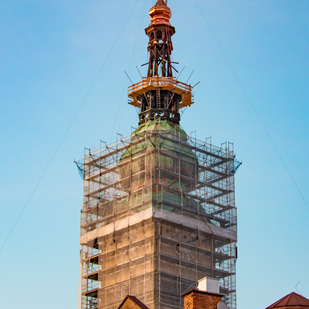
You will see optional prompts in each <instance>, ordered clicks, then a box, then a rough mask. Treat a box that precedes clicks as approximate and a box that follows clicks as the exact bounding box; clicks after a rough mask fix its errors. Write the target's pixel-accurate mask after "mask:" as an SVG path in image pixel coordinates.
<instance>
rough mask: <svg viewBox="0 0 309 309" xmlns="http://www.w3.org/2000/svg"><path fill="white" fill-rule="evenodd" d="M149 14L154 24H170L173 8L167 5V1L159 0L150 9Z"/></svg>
mask: <svg viewBox="0 0 309 309" xmlns="http://www.w3.org/2000/svg"><path fill="white" fill-rule="evenodd" d="M149 16H150V21H151V23H152V24H166V25H170V18H171V17H172V13H171V9H170V8H169V7H168V6H167V5H166V1H164V0H158V1H157V3H156V4H155V6H153V7H152V8H151V9H150V10H149Z"/></svg>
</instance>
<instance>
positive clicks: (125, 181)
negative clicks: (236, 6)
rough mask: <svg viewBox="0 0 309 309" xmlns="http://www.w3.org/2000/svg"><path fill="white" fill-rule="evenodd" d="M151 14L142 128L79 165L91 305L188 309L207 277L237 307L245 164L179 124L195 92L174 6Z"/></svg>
mask: <svg viewBox="0 0 309 309" xmlns="http://www.w3.org/2000/svg"><path fill="white" fill-rule="evenodd" d="M149 14H150V16H151V24H150V26H148V27H147V28H146V33H147V35H148V36H149V46H148V49H150V50H151V52H150V61H149V68H148V76H147V77H146V78H144V79H143V81H142V82H140V83H138V84H135V85H132V86H130V87H129V90H128V95H129V98H130V104H132V105H134V106H137V107H139V108H140V114H139V120H140V122H139V127H138V129H137V130H135V132H133V133H132V134H131V135H130V136H129V137H127V138H121V139H119V140H117V141H116V142H115V143H113V144H111V145H105V146H103V147H101V148H99V149H98V150H93V149H92V150H88V151H87V153H86V154H85V156H84V159H83V160H82V161H81V162H77V165H78V167H79V171H80V173H81V174H82V175H83V178H84V200H83V207H82V211H81V239H80V242H81V263H82V280H81V281H82V282H81V291H82V295H81V303H82V308H83V309H96V308H100V309H101V308H104V309H117V308H118V306H119V305H120V303H121V302H122V300H123V299H124V298H125V297H126V296H127V295H134V296H135V297H137V298H138V299H139V300H141V301H142V302H143V303H145V304H146V305H147V306H148V307H149V308H151V309H172V308H175V309H181V308H183V301H182V297H181V295H182V294H183V293H184V292H186V291H187V290H189V289H192V288H196V285H197V281H198V280H199V279H201V278H203V277H205V276H207V277H213V278H218V279H219V280H220V292H221V293H223V294H225V297H224V301H225V303H226V304H227V305H228V306H229V307H230V308H231V309H236V283H235V271H236V258H237V248H236V241H237V217H236V207H235V194H234V174H235V172H236V170H237V168H238V167H239V166H240V163H239V162H238V161H237V160H236V159H235V153H234V149H233V144H231V143H224V144H222V145H221V147H216V146H214V145H212V144H211V141H210V139H208V140H206V141H200V140H197V139H196V138H193V137H189V136H188V135H187V134H186V133H185V131H184V130H183V129H182V128H181V127H180V125H179V121H180V114H179V109H180V108H182V107H184V106H187V105H191V104H192V103H193V100H192V94H191V90H192V87H191V86H190V85H186V84H183V83H180V82H178V81H177V80H176V79H175V78H173V77H172V73H171V72H172V64H171V63H172V62H171V61H170V52H171V50H172V48H171V46H172V45H171V36H172V35H173V34H174V33H175V29H174V28H173V27H172V26H170V24H169V18H170V9H169V8H168V7H167V5H166V3H165V2H164V1H163V0H158V1H157V4H156V5H155V6H154V7H153V8H152V9H151V10H150V13H149ZM162 16H163V17H164V18H163V17H162ZM167 23H168V24H167ZM164 29H165V30H164ZM164 31H165V34H163V33H164ZM164 59H165V60H164ZM160 67H161V73H162V74H161V76H159V69H160ZM163 67H164V68H163Z"/></svg>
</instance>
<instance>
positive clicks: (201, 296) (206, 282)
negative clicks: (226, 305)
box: [182, 277, 223, 309]
mask: <svg viewBox="0 0 309 309" xmlns="http://www.w3.org/2000/svg"><path fill="white" fill-rule="evenodd" d="M197 288H198V289H197V290H190V291H188V292H186V293H184V294H183V295H182V296H183V297H184V309H217V305H218V303H219V302H220V301H221V298H222V296H223V294H220V293H219V281H218V280H217V279H213V278H206V277H205V278H203V279H201V280H199V282H198V287H197Z"/></svg>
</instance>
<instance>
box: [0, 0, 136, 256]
mask: <svg viewBox="0 0 309 309" xmlns="http://www.w3.org/2000/svg"><path fill="white" fill-rule="evenodd" d="M137 2H138V0H136V2H135V4H134V6H133V7H132V9H131V11H130V12H129V15H128V17H127V19H126V20H125V22H124V24H123V26H122V28H121V29H120V32H119V34H118V36H117V37H116V39H115V41H114V43H113V45H112V47H111V48H110V50H109V52H108V54H107V56H106V57H105V59H104V61H103V63H102V65H101V67H100V69H99V71H98V73H97V74H96V76H95V78H94V79H93V82H92V83H91V85H90V87H89V88H88V91H87V92H86V95H85V97H84V99H83V100H82V102H81V104H80V105H79V107H78V108H77V111H76V112H75V114H74V116H73V118H72V120H71V122H70V123H69V125H68V127H67V129H66V131H65V132H64V134H63V136H62V138H61V140H60V142H59V143H58V146H57V147H56V150H55V151H54V153H53V155H52V156H51V158H50V160H49V162H48V163H47V166H46V168H45V169H44V171H43V173H42V175H41V176H40V178H39V180H38V182H37V183H36V185H35V187H34V189H33V190H32V192H31V194H30V196H29V198H28V200H27V202H26V203H25V205H24V207H23V208H22V210H21V212H20V213H19V215H18V217H17V219H16V221H15V222H14V224H13V226H12V228H11V229H10V231H9V233H8V235H7V237H6V238H5V240H4V242H3V243H2V245H1V248H0V252H1V251H2V250H3V248H4V247H5V245H6V243H7V242H8V240H9V239H10V237H11V235H12V233H13V231H14V229H15V228H16V226H17V224H18V222H19V220H20V218H21V217H22V215H23V214H24V212H25V210H26V208H27V207H28V205H29V203H30V201H31V199H32V197H33V195H34V193H35V192H36V190H37V188H38V187H39V185H40V183H41V181H42V179H43V178H44V176H45V174H46V172H47V170H48V168H49V167H50V165H51V163H52V162H53V160H54V158H55V156H56V154H57V153H58V151H59V149H60V147H61V145H62V143H63V141H64V140H65V138H66V136H67V134H68V132H69V131H70V129H71V127H72V125H73V123H74V121H75V119H76V117H77V115H78V114H79V112H80V110H81V108H82V107H83V105H84V104H85V102H86V100H87V98H88V96H89V94H90V92H91V90H92V88H93V86H94V84H95V83H96V81H97V79H98V77H99V76H100V74H101V72H102V70H103V68H104V66H105V64H106V62H107V59H108V58H109V56H110V55H111V53H112V51H113V49H114V47H115V45H116V44H117V42H118V40H119V37H120V35H121V34H122V31H123V30H124V28H125V26H126V24H127V22H128V20H129V18H130V16H131V14H132V12H133V10H134V8H135V6H136V4H137Z"/></svg>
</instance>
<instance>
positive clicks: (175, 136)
mask: <svg viewBox="0 0 309 309" xmlns="http://www.w3.org/2000/svg"><path fill="white" fill-rule="evenodd" d="M187 140H188V136H187V134H186V132H185V131H184V130H182V129H181V128H180V127H179V126H178V125H175V124H173V123H172V122H170V121H168V120H164V121H158V120H157V121H154V120H149V121H147V122H146V123H143V124H141V125H140V126H139V127H138V129H137V130H136V131H134V132H133V133H132V134H131V142H130V144H129V146H128V148H127V149H126V151H125V152H124V153H123V155H122V156H121V160H120V168H119V175H120V180H122V183H123V189H124V190H135V189H137V188H138V187H140V186H143V185H147V184H150V182H153V183H160V184H162V185H164V186H167V187H170V188H174V189H178V190H179V189H181V190H182V191H185V192H188V191H191V190H192V188H193V186H194V185H195V180H196V177H197V157H196V155H195V153H194V152H193V151H192V147H191V146H190V145H189V143H188V141H187ZM143 154H145V155H143ZM157 170H160V172H157ZM150 174H151V175H150ZM179 174H180V175H181V176H182V177H181V181H179ZM150 176H151V177H150Z"/></svg>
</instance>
